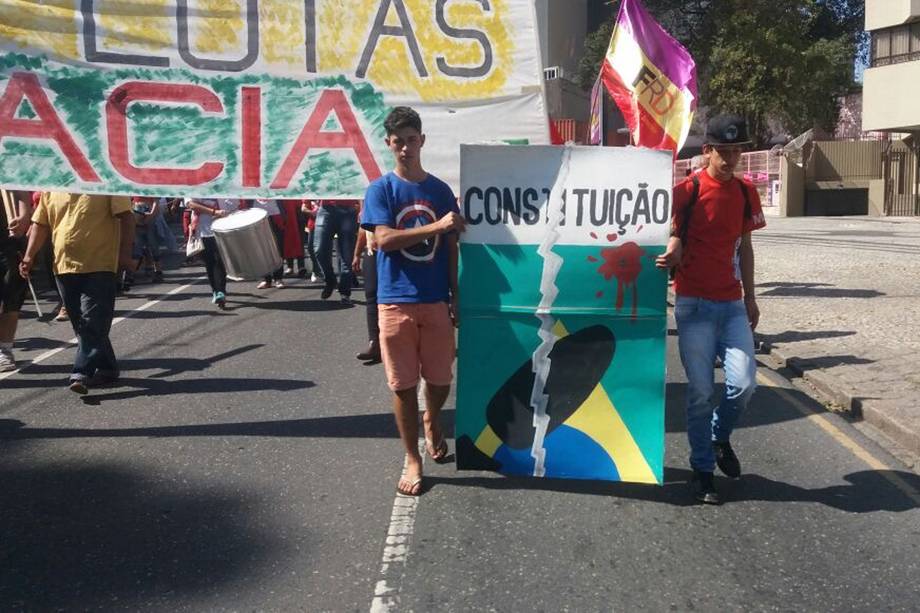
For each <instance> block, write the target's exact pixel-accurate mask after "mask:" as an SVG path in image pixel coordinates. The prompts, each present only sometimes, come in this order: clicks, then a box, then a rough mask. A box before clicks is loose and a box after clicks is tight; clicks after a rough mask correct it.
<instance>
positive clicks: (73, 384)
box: [67, 379, 89, 396]
mask: <svg viewBox="0 0 920 613" xmlns="http://www.w3.org/2000/svg"><path fill="white" fill-rule="evenodd" d="M67 387H69V388H70V391H72V392H73V393H75V394H80V395H81V396H83V395H84V394H86V393H88V392H89V389H88V388H87V387H86V382H85V381H83V379H71V380H70V384H69V385H68V386H67Z"/></svg>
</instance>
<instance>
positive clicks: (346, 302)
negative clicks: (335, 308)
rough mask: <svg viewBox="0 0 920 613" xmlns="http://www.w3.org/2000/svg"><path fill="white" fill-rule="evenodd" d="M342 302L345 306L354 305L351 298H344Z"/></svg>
mask: <svg viewBox="0 0 920 613" xmlns="http://www.w3.org/2000/svg"><path fill="white" fill-rule="evenodd" d="M341 301H342V304H344V305H345V306H351V305H352V301H351V296H342V299H341Z"/></svg>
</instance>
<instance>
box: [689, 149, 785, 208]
mask: <svg viewBox="0 0 920 613" xmlns="http://www.w3.org/2000/svg"><path fill="white" fill-rule="evenodd" d="M780 161H781V158H780V156H778V155H777V154H776V153H775V152H773V151H748V152H746V153H742V154H741V161H740V162H738V167H737V168H736V169H735V176H737V177H738V178H743V179H746V180H748V181H750V182H751V183H753V184H754V187H756V188H757V192H758V194H760V203H761V206H762V207H764V208H767V207H771V206H776V207H778V206H779V199H778V194H779V173H780ZM691 170H692V169H691V160H677V161H676V162H674V182H675V184H676V183H679V182H680V181H683V180H684V178H685V177H686V176H688V175H689V174H690V171H691Z"/></svg>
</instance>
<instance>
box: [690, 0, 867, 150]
mask: <svg viewBox="0 0 920 613" xmlns="http://www.w3.org/2000/svg"><path fill="white" fill-rule="evenodd" d="M723 7H724V12H723V15H725V18H724V19H722V20H721V21H720V22H718V23H717V25H716V27H715V29H714V35H713V38H712V40H711V42H710V44H709V53H708V54H707V56H706V58H705V64H704V65H703V66H702V70H699V71H698V75H699V77H700V93H701V102H702V104H706V105H707V106H708V107H709V108H710V109H711V110H712V111H714V112H722V111H731V112H735V113H739V114H741V115H743V116H745V117H746V118H747V120H748V122H749V126H750V128H751V131H752V134H753V135H754V138H755V140H756V141H757V142H758V144H763V143H765V142H766V141H767V140H768V139H769V137H770V133H769V130H768V127H767V126H768V122H769V121H770V120H778V121H780V122H782V124H783V125H784V126H785V127H786V129H787V130H788V131H790V132H792V133H798V132H801V131H804V130H806V129H808V128H811V127H820V128H824V129H826V130H830V131H832V130H833V126H834V124H835V122H836V117H837V98H838V96H839V95H841V94H843V93H846V92H847V91H848V90H849V88H850V87H851V86H852V84H853V63H854V56H855V53H856V43H855V40H854V38H853V37H852V36H851V35H849V34H847V33H840V32H839V31H838V32H833V33H832V32H829V31H828V30H827V29H825V28H824V26H822V25H820V23H819V22H820V20H821V19H822V18H825V19H826V18H827V15H826V14H825V10H826V8H827V7H826V3H824V2H818V1H817V0H769V1H767V0H723ZM825 33H827V34H836V36H834V37H823V36H821V35H822V34H825ZM698 57H699V56H698Z"/></svg>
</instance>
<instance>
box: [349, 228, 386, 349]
mask: <svg viewBox="0 0 920 613" xmlns="http://www.w3.org/2000/svg"><path fill="white" fill-rule="evenodd" d="M351 268H352V270H354V271H355V273H361V272H362V271H363V274H364V305H365V309H366V314H365V318H366V320H367V349H365V350H364V351H359V352H358V353H357V354H356V355H355V357H356V358H358V359H359V360H361V361H363V362H366V363H368V364H378V363H379V362H380V325H379V323H378V313H377V245H376V243H375V242H374V233H373V232H371V231H369V230H364V229H362V230H359V231H358V242H357V244H356V245H355V256H354V258H353V259H352V262H351Z"/></svg>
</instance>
